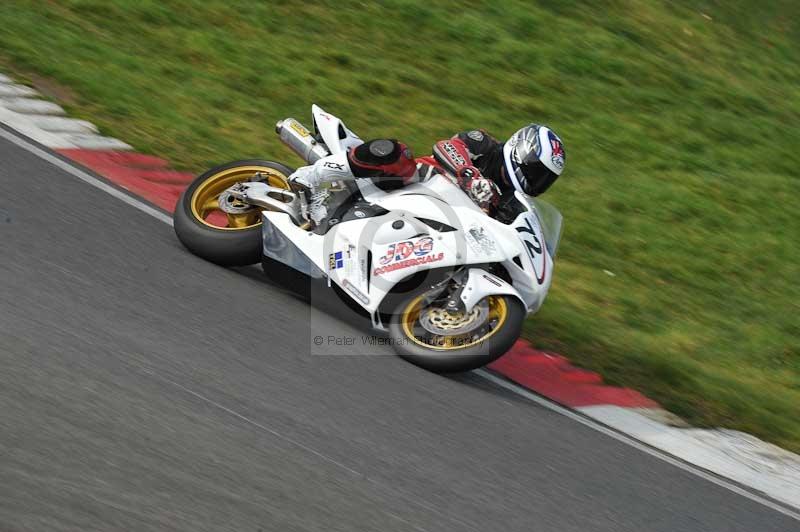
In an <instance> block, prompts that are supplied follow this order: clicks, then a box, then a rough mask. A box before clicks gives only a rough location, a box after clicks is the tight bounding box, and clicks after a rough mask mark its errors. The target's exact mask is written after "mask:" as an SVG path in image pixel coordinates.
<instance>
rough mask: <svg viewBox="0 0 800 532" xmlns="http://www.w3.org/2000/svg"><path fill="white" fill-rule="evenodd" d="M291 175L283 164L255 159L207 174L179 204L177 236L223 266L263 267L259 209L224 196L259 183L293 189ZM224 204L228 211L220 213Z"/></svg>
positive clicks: (174, 222)
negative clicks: (242, 185)
mask: <svg viewBox="0 0 800 532" xmlns="http://www.w3.org/2000/svg"><path fill="white" fill-rule="evenodd" d="M291 173H292V170H291V169H290V168H288V167H286V166H284V165H282V164H280V163H276V162H272V161H262V160H252V159H251V160H243V161H234V162H231V163H227V164H223V165H221V166H217V167H215V168H212V169H211V170H208V171H207V172H205V173H203V174H202V175H200V176H198V177H197V178H196V179H195V180H194V181H192V183H191V184H190V185H189V187H188V188H187V189H186V190H185V191H184V192H183V194H182V195H181V197H180V199H179V200H178V204H177V205H176V206H175V212H174V214H173V217H172V220H173V226H174V228H175V234H177V235H178V239H179V240H180V241H181V243H182V244H183V245H184V246H186V248H187V249H188V250H189V251H191V252H192V253H194V254H195V255H197V256H199V257H202V258H204V259H206V260H208V261H210V262H213V263H215V264H219V265H220V266H247V265H249V264H255V263H257V262H260V261H261V254H262V248H261V209H259V208H258V207H253V206H249V205H245V204H242V203H241V202H237V200H235V199H234V198H232V197H230V196H223V193H224V192H225V191H226V190H227V189H228V188H230V187H231V186H233V185H235V184H237V183H244V182H247V181H256V180H260V181H266V182H267V183H268V184H269V185H271V186H274V187H280V188H285V189H289V176H290V175H291ZM220 201H226V202H229V205H228V206H227V209H226V210H227V211H228V212H226V211H223V210H222V209H221V208H220ZM231 211H233V212H231Z"/></svg>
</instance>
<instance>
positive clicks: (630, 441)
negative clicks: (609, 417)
mask: <svg viewBox="0 0 800 532" xmlns="http://www.w3.org/2000/svg"><path fill="white" fill-rule="evenodd" d="M473 373H475V374H476V375H479V376H481V377H483V378H484V379H486V380H488V381H491V382H493V383H494V384H497V385H498V386H500V387H502V388H505V389H506V390H509V391H511V392H514V393H515V394H517V395H521V396H522V397H525V398H526V399H529V400H531V401H533V402H535V403H537V404H539V405H541V406H543V407H545V408H547V409H549V410H553V411H554V412H558V413H559V414H561V415H563V416H567V417H568V418H570V419H572V420H575V421H577V422H578V423H581V424H582V425H586V426H587V427H590V428H592V429H594V430H596V431H598V432H602V433H603V434H605V435H606V436H610V437H611V438H614V439H615V440H617V441H620V442H622V443H625V444H627V445H630V446H631V447H634V448H636V449H638V450H640V451H643V452H645V453H647V454H649V455H651V456H654V457H656V458H658V459H660V460H663V461H664V462H667V463H668V464H671V465H674V466H675V467H677V468H679V469H682V470H684V471H687V472H689V473H692V474H693V475H695V476H698V477H700V478H702V479H704V480H707V481H709V482H711V483H713V484H716V485H717V486H720V487H723V488H725V489H727V490H729V491H732V492H734V493H736V494H738V495H741V496H742V497H745V498H747V499H750V500H751V501H754V502H757V503H759V504H762V505H764V506H766V507H767V508H770V509H772V510H775V511H776V512H780V513H782V514H783V515H786V516H788V517H791V518H793V519H796V520H798V521H800V512H796V511H794V510H792V509H791V508H787V507H785V506H782V505H780V504H778V503H776V502H774V501H772V500H770V499H767V498H766V497H762V496H761V495H759V494H757V493H753V492H751V491H748V490H746V489H744V488H742V487H741V486H739V485H737V484H734V483H733V482H729V481H727V480H726V479H724V478H721V477H718V476H717V475H714V474H712V473H709V472H708V471H706V470H705V469H703V468H700V467H697V466H694V465H692V464H688V463H686V462H684V461H683V460H681V459H680V458H676V457H675V456H673V455H671V454H668V453H666V452H664V451H661V450H659V449H655V448H653V447H650V446H649V445H646V444H645V443H642V442H640V441H639V440H637V439H635V438H633V437H631V436H628V435H627V434H622V433H621V432H618V431H616V430H614V429H611V428H609V427H607V426H605V425H603V424H601V423H598V422H596V421H594V420H593V419H591V418H588V417H586V416H584V415H582V414H580V413H578V412H575V411H574V410H570V409H569V408H566V407H564V406H561V405H559V404H558V403H554V402H553V401H551V400H549V399H547V398H545V397H542V396H540V395H537V394H535V393H533V392H531V391H530V390H526V389H525V388H522V387H521V386H518V385H516V384H514V383H512V382H509V381H507V380H505V379H503V378H501V377H498V376H496V375H494V374H492V373H490V372H489V371H488V370H485V369H478V370H475V371H473Z"/></svg>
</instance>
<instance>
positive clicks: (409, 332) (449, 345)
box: [400, 294, 508, 351]
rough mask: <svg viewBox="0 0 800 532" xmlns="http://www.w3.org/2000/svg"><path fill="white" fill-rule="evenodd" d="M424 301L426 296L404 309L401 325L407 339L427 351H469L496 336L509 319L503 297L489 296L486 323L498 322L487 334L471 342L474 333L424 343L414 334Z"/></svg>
mask: <svg viewBox="0 0 800 532" xmlns="http://www.w3.org/2000/svg"><path fill="white" fill-rule="evenodd" d="M423 299H424V294H423V295H421V296H419V297H417V298H415V299H413V300H412V301H411V302H410V303H409V304H408V305H406V307H405V308H404V309H403V313H402V315H401V316H400V323H401V324H402V327H403V333H404V334H405V336H406V338H408V339H409V340H411V341H412V342H414V343H415V344H417V345H420V346H422V347H424V348H426V349H434V350H436V351H458V350H460V349H467V348H469V347H472V346H474V345H478V344H480V343H481V342H485V341H486V340H488V339H489V338H491V337H492V336H494V335H495V333H496V332H497V331H499V330H500V329H501V328H502V327H503V324H504V323H505V321H506V319H507V318H508V304H507V303H506V300H505V299H504V298H503V297H498V296H489V297H488V303H489V314H488V315H487V316H486V322H485V323H486V324H490V323H491V322H492V321H496V323H495V324H494V325H493V326H492V327H491V328H490V329H489V331H487V332H485V333H484V334H482V335H481V336H480V337H478V338H474V339H472V340H469V341H466V339H467V338H469V337H470V336H471V335H472V333H466V334H461V335H450V336H444V335H442V336H437V335H431V337H432V338H434V339H436V341H437V342H438V343H429V342H425V341H423V340H422V339H421V338H420V337H418V335H417V334H415V333H414V326H415V325H416V324H417V322H419V317H420V314H421V313H422V311H423V310H424V308H423V306H422V301H423Z"/></svg>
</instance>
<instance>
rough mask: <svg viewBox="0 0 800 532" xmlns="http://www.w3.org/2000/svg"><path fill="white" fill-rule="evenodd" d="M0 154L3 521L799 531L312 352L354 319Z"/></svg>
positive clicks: (725, 498) (381, 361)
mask: <svg viewBox="0 0 800 532" xmlns="http://www.w3.org/2000/svg"><path fill="white" fill-rule="evenodd" d="M0 161H2V164H0V243H2V254H1V255H0V362H2V372H1V373H0V530H3V531H17V530H81V531H88V530H104V531H107V530H187V531H198V530H213V531H221V530H236V531H258V530H276V531H277V530H279V531H300V530H319V531H333V530H341V531H355V530H375V531H394V530H397V531H413V530H416V531H419V530H427V531H431V532H433V531H445V530H459V531H462V530H463V531H525V532H530V531H537V532H545V531H553V532H568V531H575V532H578V531H580V532H585V531H615V532H618V531H636V532H642V531H664V532H679V531H726V532H728V531H743V532H754V531H755V532H770V531H775V532H787V531H791V530H800V523H798V522H797V521H795V520H793V519H791V518H790V517H788V516H786V515H783V514H781V513H779V512H777V511H775V510H772V509H769V508H767V507H765V506H762V505H760V504H759V503H757V502H755V501H752V500H750V499H747V498H745V497H743V496H741V495H737V494H736V493H733V492H731V491H728V490H726V489H725V488H723V487H720V486H717V485H715V484H713V483H711V482H708V481H707V480H704V479H702V478H699V477H697V476H695V475H693V474H691V473H690V472H687V471H684V470H682V469H679V468H677V467H675V466H673V465H670V464H668V463H666V462H663V461H661V460H659V459H657V458H655V457H653V456H651V455H649V454H646V453H644V452H642V451H640V450H637V449H635V448H633V447H630V446H628V445H625V444H624V443H622V442H619V441H617V440H615V439H612V438H610V437H608V436H606V435H604V434H601V433H600V432H597V431H594V430H592V429H591V428H589V427H586V426H584V425H581V424H580V423H577V422H575V421H574V420H572V419H569V418H567V417H564V416H562V415H559V414H557V413H555V412H553V411H551V410H548V409H546V408H544V407H542V406H539V405H537V404H535V403H532V402H530V401H528V400H526V399H524V398H522V397H520V396H517V395H515V394H513V393H511V392H509V391H507V390H505V389H502V388H500V387H496V386H495V385H494V384H492V383H490V382H488V381H486V380H484V379H482V378H480V377H478V376H475V375H468V376H464V377H459V378H445V377H440V376H436V375H433V374H429V373H426V372H424V371H422V370H420V369H417V368H415V367H413V366H411V365H409V364H407V363H405V362H403V361H401V360H399V359H397V358H395V357H392V356H366V355H368V354H369V353H378V354H383V355H388V353H389V348H387V347H364V346H362V345H359V344H356V345H354V346H352V347H350V348H349V350H350V352H352V354H353V356H319V355H312V354H311V353H310V347H309V346H310V345H311V338H312V336H313V335H315V332H316V331H317V330H318V329H319V323H318V322H319V320H324V321H325V325H326V327H325V328H330V329H332V330H340V331H341V332H342V334H346V335H351V336H354V337H360V336H361V335H363V334H364V331H361V330H357V329H355V328H353V326H352V325H349V324H345V323H340V322H337V320H336V318H333V317H329V316H319V315H318V316H316V317H314V319H313V320H312V319H311V311H310V309H309V306H308V305H307V304H306V303H304V302H303V301H300V300H298V299H297V298H295V297H293V296H292V295H289V294H287V293H285V292H283V291H281V290H279V289H278V288H276V287H275V286H273V285H270V284H269V283H266V282H264V281H263V280H261V279H260V277H259V276H257V275H253V274H252V273H251V272H250V271H249V270H244V271H243V270H237V271H234V270H226V269H223V268H219V267H217V266H214V265H212V264H209V263H206V262H204V261H202V260H201V259H198V258H195V257H193V256H192V255H190V254H189V253H188V252H186V251H185V250H184V249H183V248H181V247H180V245H179V243H178V242H177V240H176V238H175V236H174V234H173V232H172V229H171V228H170V227H169V226H168V225H166V224H164V223H162V222H161V221H159V220H156V219H154V218H153V217H151V216H148V215H147V214H145V213H143V212H141V211H139V210H137V209H135V208H133V207H131V206H130V205H127V204H125V203H123V202H122V201H120V200H118V199H116V198H113V197H111V196H109V195H108V194H106V193H104V192H102V191H100V190H98V189H96V188H94V187H92V186H90V185H88V184H86V183H84V182H82V181H80V180H79V179H77V178H75V177H74V176H72V175H70V174H68V173H66V172H64V171H63V170H61V169H59V168H57V167H55V166H53V165H51V164H50V163H48V162H46V161H43V160H41V159H39V158H37V157H35V156H34V155H33V154H31V153H29V152H27V151H25V150H23V149H21V148H19V147H18V146H15V145H14V144H11V143H9V142H8V141H6V140H5V139H0ZM312 324H313V326H312ZM358 355H364V356H358Z"/></svg>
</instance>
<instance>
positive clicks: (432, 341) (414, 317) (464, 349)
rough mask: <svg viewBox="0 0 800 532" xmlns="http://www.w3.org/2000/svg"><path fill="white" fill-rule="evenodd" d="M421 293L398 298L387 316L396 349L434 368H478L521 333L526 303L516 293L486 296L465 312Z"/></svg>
mask: <svg viewBox="0 0 800 532" xmlns="http://www.w3.org/2000/svg"><path fill="white" fill-rule="evenodd" d="M425 301H426V299H425V295H424V294H423V295H419V296H417V297H413V298H411V299H409V300H407V301H406V302H404V303H401V304H400V305H399V306H398V307H397V309H396V310H395V311H394V312H393V313H392V316H391V318H390V321H389V332H390V334H391V341H392V343H393V346H394V349H395V351H396V352H397V353H398V355H399V356H400V357H402V358H404V359H405V360H408V361H409V362H411V363H412V364H415V365H417V366H420V367H422V368H424V369H427V370H429V371H433V372H436V373H458V372H462V371H469V370H473V369H476V368H480V367H483V366H485V365H486V364H489V363H491V362H493V361H494V360H496V359H498V358H500V357H501V356H502V355H503V354H504V353H505V352H506V351H508V350H509V349H510V348H511V346H512V345H514V342H515V341H516V340H517V339H518V338H519V335H520V333H521V331H522V322H523V321H524V319H525V308H524V307H523V305H522V303H520V301H519V300H518V299H517V298H514V297H511V296H505V295H496V296H488V297H486V298H484V299H483V300H481V301H480V302H478V304H476V305H475V307H474V308H473V309H472V311H471V312H469V313H464V312H460V311H457V312H452V311H448V310H446V309H444V308H442V307H440V306H437V303H435V302H432V303H426V302H425Z"/></svg>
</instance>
